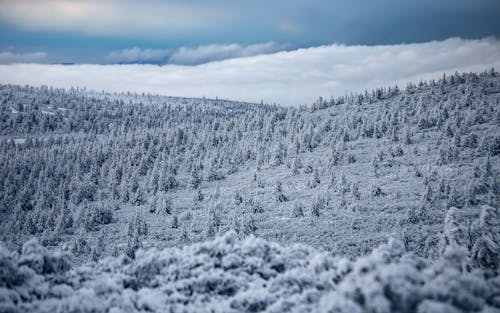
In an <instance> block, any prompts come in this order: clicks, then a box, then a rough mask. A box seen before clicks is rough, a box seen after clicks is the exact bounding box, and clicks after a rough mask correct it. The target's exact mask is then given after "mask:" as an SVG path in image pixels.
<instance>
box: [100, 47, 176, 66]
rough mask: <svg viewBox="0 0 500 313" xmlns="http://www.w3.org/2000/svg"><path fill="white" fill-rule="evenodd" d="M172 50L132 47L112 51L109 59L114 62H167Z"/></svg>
mask: <svg viewBox="0 0 500 313" xmlns="http://www.w3.org/2000/svg"><path fill="white" fill-rule="evenodd" d="M170 55H171V52H170V51H169V50H163V49H140V48H139V47H133V48H130V49H124V50H117V51H112V52H111V53H110V54H109V55H108V60H109V61H110V62H112V63H165V62H166V61H167V60H168V58H169V57H170Z"/></svg>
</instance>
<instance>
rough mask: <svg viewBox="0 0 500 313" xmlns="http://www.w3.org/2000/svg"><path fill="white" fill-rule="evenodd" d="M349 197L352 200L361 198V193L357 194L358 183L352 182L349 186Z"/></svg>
mask: <svg viewBox="0 0 500 313" xmlns="http://www.w3.org/2000/svg"><path fill="white" fill-rule="evenodd" d="M351 195H352V197H353V198H354V199H356V200H359V199H360V198H361V193H360V192H359V183H358V182H357V181H356V182H353V183H352V185H351Z"/></svg>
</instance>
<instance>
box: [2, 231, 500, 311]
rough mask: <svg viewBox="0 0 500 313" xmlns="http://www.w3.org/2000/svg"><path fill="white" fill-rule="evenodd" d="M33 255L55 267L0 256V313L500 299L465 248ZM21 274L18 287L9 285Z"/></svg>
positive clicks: (483, 303) (250, 247)
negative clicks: (69, 259) (72, 258)
mask: <svg viewBox="0 0 500 313" xmlns="http://www.w3.org/2000/svg"><path fill="white" fill-rule="evenodd" d="M33 251H38V253H39V255H42V256H43V257H44V258H45V259H47V260H50V259H57V258H59V257H58V256H57V255H51V253H49V252H47V251H46V250H45V249H44V248H43V247H41V246H39V244H38V243H37V242H36V241H32V242H30V243H27V244H25V246H24V247H23V253H22V254H21V256H20V257H18V258H16V257H15V256H13V255H12V253H10V252H8V251H6V250H5V249H3V250H1V254H0V261H1V263H0V264H1V269H2V271H1V273H2V275H3V276H2V285H1V286H0V287H2V289H0V299H2V301H1V302H0V308H2V309H3V310H7V309H9V308H11V309H14V308H15V309H18V310H21V311H30V312H53V311H54V310H58V309H59V310H61V309H62V310H65V311H73V310H79V311H80V312H96V311H98V312H104V311H113V310H114V311H116V312H118V311H119V312H145V311H149V312H165V311H167V312H185V311H187V312H283V311H288V312H415V311H417V312H437V311H439V310H445V311H446V312H479V311H481V310H484V311H486V310H488V309H490V310H493V308H494V307H495V305H497V304H495V302H494V301H495V300H494V299H495V296H496V295H497V294H498V293H499V292H500V285H499V284H498V282H497V280H498V279H497V278H496V277H495V276H491V275H489V274H488V272H487V271H482V270H476V271H473V272H467V271H462V269H461V268H460V264H459V263H460V262H461V261H464V260H463V257H466V256H465V255H464V254H463V253H460V248H458V247H451V248H450V249H449V251H448V253H447V254H445V255H444V256H443V257H442V258H439V259H437V260H436V261H434V262H429V261H427V260H425V259H422V258H419V257H417V256H415V255H414V254H411V253H407V252H406V251H405V249H404V245H403V243H402V242H400V241H397V240H391V241H389V242H388V243H387V244H384V245H382V246H380V247H378V248H377V249H375V250H374V251H373V252H371V253H370V254H369V255H367V256H364V257H361V258H358V259H357V260H354V261H350V260H348V259H345V258H338V257H333V256H330V255H328V254H326V253H324V252H321V251H318V250H315V249H312V248H309V247H306V246H303V245H294V246H289V247H283V246H281V245H279V244H276V243H272V242H268V241H265V240H263V239H259V238H256V237H254V236H250V237H247V238H246V239H244V240H240V239H238V236H237V234H236V233H234V232H229V233H227V234H225V235H224V236H221V237H217V238H215V239H214V240H212V241H207V242H204V243H198V244H193V245H189V246H185V247H183V248H176V247H173V248H167V249H164V250H158V249H155V248H152V249H147V250H139V251H138V253H137V254H136V257H135V259H128V258H123V257H117V258H105V259H102V260H101V261H99V262H98V263H93V264H90V265H87V266H81V267H77V268H74V269H72V270H69V271H68V270H67V269H61V270H59V271H57V272H50V273H49V272H40V271H39V268H38V263H36V262H28V263H26V262H24V261H22V260H26V259H33V258H36V257H35V255H33V254H32V252H33ZM457 252H458V254H457ZM457 258H458V259H457ZM457 261H458V262H459V263H457ZM7 267H9V268H10V270H9V271H8V272H7V271H6V269H7ZM27 270H28V271H27ZM22 271H24V272H25V273H26V274H24V276H23V278H22V279H19V278H16V279H14V280H12V279H11V278H12V277H11V275H16V274H15V273H18V272H22ZM8 281H10V283H9V284H10V285H7V287H8V288H5V287H6V285H5V283H6V282H8ZM33 281H37V283H36V284H33V283H32V282H33Z"/></svg>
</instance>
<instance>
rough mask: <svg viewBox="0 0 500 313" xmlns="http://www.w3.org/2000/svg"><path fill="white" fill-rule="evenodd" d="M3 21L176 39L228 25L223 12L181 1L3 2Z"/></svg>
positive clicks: (0, 16)
mask: <svg viewBox="0 0 500 313" xmlns="http://www.w3.org/2000/svg"><path fill="white" fill-rule="evenodd" d="M0 7H1V8H2V10H0V20H2V21H5V22H8V23H10V24H14V25H18V26H21V27H23V28H27V29H35V30H55V31H76V32H81V33H84V34H91V35H112V36H130V35H144V34H148V35H150V36H151V35H153V36H154V35H155V34H156V35H158V36H171V37H172V36H175V35H176V34H179V32H189V31H200V30H205V29H207V28H210V27H212V26H214V25H215V24H216V23H214V21H218V22H220V21H226V20H227V18H226V16H227V15H225V13H226V12H224V10H223V8H217V10H216V9H214V8H210V7H208V6H207V5H203V4H196V5H195V4H194V3H185V2H179V1H169V2H162V1H135V0H106V1H101V0H47V1H39V0H16V1H12V0H0Z"/></svg>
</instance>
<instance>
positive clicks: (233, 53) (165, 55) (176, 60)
mask: <svg viewBox="0 0 500 313" xmlns="http://www.w3.org/2000/svg"><path fill="white" fill-rule="evenodd" d="M286 48H287V45H283V44H277V43H274V42H266V43H259V44H253V45H239V44H234V43H233V44H211V45H205V46H198V47H181V48H178V49H176V50H174V51H171V50H164V49H140V48H139V47H133V48H131V49H124V50H117V51H112V52H111V53H110V54H109V55H108V60H109V61H110V62H112V63H151V64H166V63H170V64H179V65H198V64H203V63H208V62H212V61H220V60H226V59H234V58H241V57H249V56H255V55H260V54H269V53H273V52H277V51H281V50H284V49H286Z"/></svg>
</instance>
